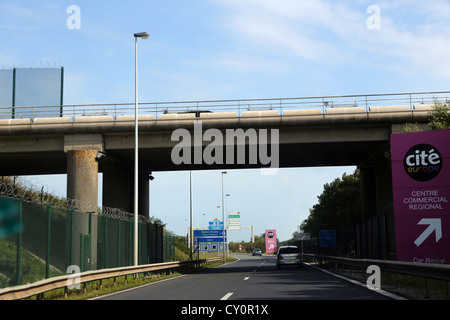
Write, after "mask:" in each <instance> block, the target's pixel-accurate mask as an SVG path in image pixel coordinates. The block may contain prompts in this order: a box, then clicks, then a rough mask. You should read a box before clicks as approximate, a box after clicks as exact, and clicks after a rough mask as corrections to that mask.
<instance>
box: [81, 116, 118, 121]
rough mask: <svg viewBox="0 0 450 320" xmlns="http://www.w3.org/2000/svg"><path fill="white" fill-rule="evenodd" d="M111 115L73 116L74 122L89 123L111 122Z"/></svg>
mask: <svg viewBox="0 0 450 320" xmlns="http://www.w3.org/2000/svg"><path fill="white" fill-rule="evenodd" d="M113 121H114V117H113V116H79V117H75V122H84V123H86V122H89V123H99V122H113Z"/></svg>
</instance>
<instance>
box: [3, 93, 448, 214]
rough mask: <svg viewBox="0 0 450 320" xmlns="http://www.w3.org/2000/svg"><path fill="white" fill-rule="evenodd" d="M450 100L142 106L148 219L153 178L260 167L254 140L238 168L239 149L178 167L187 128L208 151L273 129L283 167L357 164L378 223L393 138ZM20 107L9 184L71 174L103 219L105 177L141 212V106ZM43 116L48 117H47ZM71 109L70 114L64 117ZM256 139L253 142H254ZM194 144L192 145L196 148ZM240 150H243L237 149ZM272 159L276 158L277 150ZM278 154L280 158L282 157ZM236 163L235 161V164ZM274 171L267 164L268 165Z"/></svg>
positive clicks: (7, 164) (9, 147)
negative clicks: (238, 136)
mask: <svg viewBox="0 0 450 320" xmlns="http://www.w3.org/2000/svg"><path fill="white" fill-rule="evenodd" d="M449 96H450V92H430V93H407V94H386V95H353V96H328V97H306V98H287V99H252V100H222V101H194V102H192V101H190V102H158V103H144V104H140V105H139V176H140V180H139V184H140V187H139V189H140V195H139V198H140V200H139V203H140V208H139V214H142V215H144V216H147V217H148V205H149V202H148V201H149V200H148V194H149V193H148V190H149V174H150V173H151V172H154V171H170V170H207V169H238V168H241V169H242V168H258V167H264V166H265V164H264V163H263V162H262V161H261V159H257V160H256V162H255V161H251V159H250V157H249V154H250V153H251V150H252V149H251V148H252V146H254V145H255V144H258V143H259V142H255V141H252V140H251V139H247V140H246V142H245V145H246V146H245V150H246V151H245V154H246V156H245V157H246V158H245V161H244V162H243V163H237V161H236V160H237V159H236V154H237V148H238V146H237V145H236V144H235V142H233V143H231V149H229V148H227V146H228V147H229V146H230V143H228V142H227V141H225V140H223V149H222V150H223V159H228V158H227V156H228V155H230V153H231V152H233V153H234V155H233V158H234V160H235V161H222V162H223V163H219V162H215V163H207V161H205V159H201V161H200V162H198V161H195V159H194V157H195V155H194V153H195V152H194V150H193V151H192V155H191V159H192V161H191V162H190V163H188V162H184V163H181V164H176V163H174V161H173V158H172V151H173V149H174V147H175V146H177V145H178V144H179V141H180V140H174V139H173V138H172V134H173V133H174V131H175V130H177V129H185V130H186V131H183V132H189V133H190V134H191V136H192V137H194V136H195V133H196V130H197V133H198V128H199V126H200V125H201V131H200V136H201V140H200V143H201V144H202V145H203V147H202V148H203V151H204V150H206V149H205V148H207V147H208V145H210V144H211V141H212V139H211V138H210V140H208V139H205V136H204V134H205V133H206V132H207V131H208V130H209V129H212V130H214V131H212V132H213V133H215V135H216V137H217V136H218V135H220V134H222V136H223V137H225V136H226V134H227V130H234V132H236V130H240V129H241V130H242V131H244V133H249V132H250V130H254V131H255V132H256V135H257V138H258V139H259V138H261V134H262V132H263V131H261V130H267V132H268V133H269V135H268V137H270V138H269V144H270V139H271V138H273V137H275V133H277V134H278V142H279V144H278V145H277V146H276V147H277V148H278V154H279V159H278V166H279V167H280V168H285V167H311V166H343V165H355V166H359V167H360V168H361V179H362V183H363V185H362V191H363V202H364V204H363V207H364V208H365V209H364V210H365V211H366V213H365V214H367V215H368V216H370V215H371V214H373V213H374V212H376V211H377V210H378V209H377V208H382V207H385V206H386V205H390V204H391V203H392V187H391V177H390V162H389V159H388V158H387V157H386V154H385V153H386V152H388V151H389V135H390V134H391V133H396V132H400V131H401V129H402V127H403V125H404V124H405V123H419V124H426V123H427V122H428V120H429V111H430V110H431V107H432V104H433V102H434V99H438V100H441V101H448V97H449ZM21 110H22V109H21V108H19V107H16V109H15V112H14V115H15V116H14V119H11V118H8V116H7V114H6V115H5V114H2V113H1V112H0V118H2V119H0V175H38V174H64V173H67V181H68V188H67V193H68V194H67V197H68V198H71V199H77V200H80V201H81V202H83V203H85V204H86V208H84V210H85V211H95V209H96V207H97V203H98V199H97V194H98V186H97V184H98V180H97V179H98V178H97V177H98V173H99V172H102V173H103V180H104V181H103V205H104V206H108V207H118V208H122V209H123V210H125V211H128V212H133V179H134V178H133V172H134V167H133V164H134V126H135V122H134V105H133V104H116V105H81V106H63V107H62V109H61V107H60V106H58V107H55V113H54V114H49V107H45V108H43V107H42V109H41V107H26V108H23V112H21ZM41 110H45V113H44V112H41ZM60 110H63V113H60ZM247 138H248V137H247ZM191 142H193V140H192V141H191ZM233 144H234V145H233ZM269 148H270V149H271V150H270V151H273V152H275V151H277V150H276V148H275V146H269ZM274 148H275V149H274ZM229 159H232V158H229ZM266 166H267V164H266Z"/></svg>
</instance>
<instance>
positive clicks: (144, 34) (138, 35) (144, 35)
mask: <svg viewBox="0 0 450 320" xmlns="http://www.w3.org/2000/svg"><path fill="white" fill-rule="evenodd" d="M148 36H149V34H148V32H139V33H135V34H134V265H135V266H137V265H138V178H139V175H138V173H139V172H138V149H139V146H138V68H137V65H138V61H137V39H138V38H142V39H148Z"/></svg>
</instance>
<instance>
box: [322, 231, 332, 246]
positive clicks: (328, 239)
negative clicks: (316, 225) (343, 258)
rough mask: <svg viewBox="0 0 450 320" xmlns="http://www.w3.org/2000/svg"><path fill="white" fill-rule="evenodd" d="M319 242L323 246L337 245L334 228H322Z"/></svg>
mask: <svg viewBox="0 0 450 320" xmlns="http://www.w3.org/2000/svg"><path fill="white" fill-rule="evenodd" d="M319 244H320V246H321V247H336V232H335V231H334V230H320V231H319Z"/></svg>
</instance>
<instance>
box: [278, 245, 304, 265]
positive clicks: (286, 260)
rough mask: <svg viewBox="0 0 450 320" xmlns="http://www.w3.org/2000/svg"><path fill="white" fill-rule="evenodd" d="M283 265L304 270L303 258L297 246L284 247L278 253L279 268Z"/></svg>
mask: <svg viewBox="0 0 450 320" xmlns="http://www.w3.org/2000/svg"><path fill="white" fill-rule="evenodd" d="M282 265H297V266H298V267H299V268H303V257H302V253H301V252H300V249H299V248H298V247H297V246H282V247H280V248H279V249H278V252H277V268H278V269H279V268H280V267H281V266H282Z"/></svg>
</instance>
